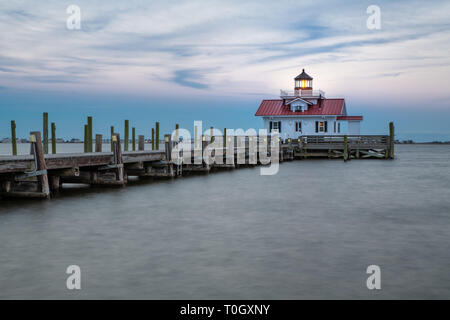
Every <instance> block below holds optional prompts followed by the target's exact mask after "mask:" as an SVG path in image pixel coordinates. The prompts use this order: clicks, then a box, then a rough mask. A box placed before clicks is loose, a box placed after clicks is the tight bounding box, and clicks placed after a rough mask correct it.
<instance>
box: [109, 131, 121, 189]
mask: <svg viewBox="0 0 450 320" xmlns="http://www.w3.org/2000/svg"><path fill="white" fill-rule="evenodd" d="M112 140H113V144H114V164H115V165H117V175H116V180H117V181H120V182H122V183H123V182H124V170H123V159H122V146H121V144H120V134H118V133H116V134H114V135H113V139H112Z"/></svg>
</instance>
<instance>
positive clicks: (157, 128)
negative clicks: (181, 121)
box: [155, 122, 159, 150]
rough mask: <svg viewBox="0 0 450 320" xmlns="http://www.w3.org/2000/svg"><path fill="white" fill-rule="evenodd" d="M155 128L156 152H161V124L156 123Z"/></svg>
mask: <svg viewBox="0 0 450 320" xmlns="http://www.w3.org/2000/svg"><path fill="white" fill-rule="evenodd" d="M155 128H156V129H155V131H156V133H155V140H156V141H155V150H159V122H156V124H155Z"/></svg>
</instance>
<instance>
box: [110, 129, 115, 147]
mask: <svg viewBox="0 0 450 320" xmlns="http://www.w3.org/2000/svg"><path fill="white" fill-rule="evenodd" d="M113 135H114V126H111V136H110V139H111V140H110V144H111V152H114V145H113Z"/></svg>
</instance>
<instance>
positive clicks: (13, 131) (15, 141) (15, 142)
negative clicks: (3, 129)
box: [11, 120, 17, 156]
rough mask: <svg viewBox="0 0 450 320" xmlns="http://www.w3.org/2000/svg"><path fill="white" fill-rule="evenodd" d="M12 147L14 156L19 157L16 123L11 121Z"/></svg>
mask: <svg viewBox="0 0 450 320" xmlns="http://www.w3.org/2000/svg"><path fill="white" fill-rule="evenodd" d="M11 145H12V154H13V156H17V139H16V122H15V121H14V120H12V121H11Z"/></svg>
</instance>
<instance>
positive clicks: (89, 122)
mask: <svg viewBox="0 0 450 320" xmlns="http://www.w3.org/2000/svg"><path fill="white" fill-rule="evenodd" d="M92 144H93V141H92V117H88V145H87V150H88V152H92Z"/></svg>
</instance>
